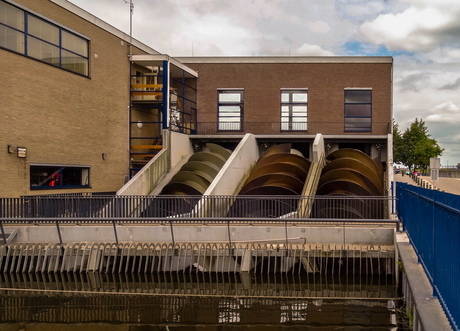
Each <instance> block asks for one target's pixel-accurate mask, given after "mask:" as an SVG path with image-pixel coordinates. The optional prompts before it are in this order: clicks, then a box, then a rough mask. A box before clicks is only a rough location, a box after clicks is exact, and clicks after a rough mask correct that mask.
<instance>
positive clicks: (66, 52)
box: [0, 0, 89, 76]
mask: <svg viewBox="0 0 460 331" xmlns="http://www.w3.org/2000/svg"><path fill="white" fill-rule="evenodd" d="M0 47H1V48H4V49H8V50H10V51H13V52H16V53H20V54H22V55H25V56H28V57H31V58H34V59H36V60H39V61H42V62H45V63H48V64H50V65H53V66H56V67H59V68H62V69H65V70H69V71H72V72H75V73H78V74H81V75H84V76H88V75H89V58H88V40H87V39H85V38H82V37H80V36H78V35H76V34H74V33H72V32H71V31H68V30H66V29H64V28H62V27H60V26H58V25H56V24H53V23H51V22H48V21H46V20H45V19H42V18H40V17H38V16H36V15H34V14H32V13H29V12H27V11H24V10H22V9H19V8H17V7H14V6H12V5H10V4H8V3H6V2H4V1H1V0H0Z"/></svg>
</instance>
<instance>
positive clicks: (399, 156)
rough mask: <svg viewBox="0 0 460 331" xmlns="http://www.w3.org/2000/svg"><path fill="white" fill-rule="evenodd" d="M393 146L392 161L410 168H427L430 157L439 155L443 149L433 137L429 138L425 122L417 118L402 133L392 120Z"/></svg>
mask: <svg viewBox="0 0 460 331" xmlns="http://www.w3.org/2000/svg"><path fill="white" fill-rule="evenodd" d="M393 146H394V147H393V148H394V149H393V158H394V161H395V162H400V163H403V164H405V165H406V166H407V167H409V169H411V170H415V169H422V170H426V169H428V166H429V164H430V158H431V157H437V156H440V155H442V152H443V151H444V149H443V148H441V147H440V146H439V145H438V143H437V141H436V140H435V139H433V138H430V135H429V133H428V128H427V126H426V125H425V122H424V121H423V120H421V119H420V120H419V119H417V118H416V119H415V121H414V122H413V123H412V124H411V125H410V127H409V128H407V129H406V131H404V133H403V134H401V131H400V130H399V126H398V124H397V123H395V122H394V121H393Z"/></svg>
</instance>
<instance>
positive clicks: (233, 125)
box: [217, 88, 244, 131]
mask: <svg viewBox="0 0 460 331" xmlns="http://www.w3.org/2000/svg"><path fill="white" fill-rule="evenodd" d="M225 94H239V96H240V97H239V100H235V101H233V100H222V99H221V95H225ZM224 107H226V108H229V107H235V108H238V110H237V111H231V110H227V111H226V112H227V115H225V112H224V111H223V110H224V109H223V108H224ZM232 113H234V114H232ZM225 118H238V121H234V122H232V121H225V120H224V121H222V119H225ZM243 119H244V88H220V89H217V131H243ZM225 124H226V125H225Z"/></svg>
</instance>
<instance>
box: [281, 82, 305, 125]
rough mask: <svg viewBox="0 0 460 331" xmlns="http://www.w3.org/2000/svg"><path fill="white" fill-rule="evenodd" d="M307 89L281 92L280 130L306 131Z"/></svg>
mask: <svg viewBox="0 0 460 331" xmlns="http://www.w3.org/2000/svg"><path fill="white" fill-rule="evenodd" d="M307 105H308V90H307V89H282V90H281V130H282V131H306V130H307V109H308V107H307Z"/></svg>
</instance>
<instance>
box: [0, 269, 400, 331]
mask: <svg viewBox="0 0 460 331" xmlns="http://www.w3.org/2000/svg"><path fill="white" fill-rule="evenodd" d="M0 284H1V287H2V291H1V292H0V323H1V324H0V329H2V326H4V325H6V324H5V323H13V324H8V325H9V326H10V327H15V326H17V327H18V328H13V329H11V328H9V329H8V330H20V327H22V326H23V325H28V323H40V324H41V325H43V328H42V329H41V330H105V329H107V330H109V329H110V330H115V331H117V330H129V331H135V330H136V331H145V330H240V329H242V328H246V327H251V330H281V329H289V330H305V328H306V326H308V330H340V329H345V328H346V330H396V329H395V314H394V311H393V310H392V309H389V307H393V306H392V305H393V303H394V302H395V301H396V297H397V292H396V288H395V284H394V279H393V278H391V277H371V278H370V277H348V278H333V277H325V276H318V275H316V276H315V275H314V274H307V273H303V274H299V275H287V274H280V275H275V276H274V275H271V276H265V277H256V276H254V275H253V274H250V273H242V274H207V273H200V272H198V273H195V274H184V273H168V274H155V275H125V274H123V275H112V274H97V273H88V274H73V273H63V274H59V273H57V274H52V273H50V274H11V275H10V274H3V275H0ZM24 323H25V324H24ZM60 323H70V324H60ZM95 323H98V324H95ZM116 323H121V324H116ZM109 327H110V328H109Z"/></svg>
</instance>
